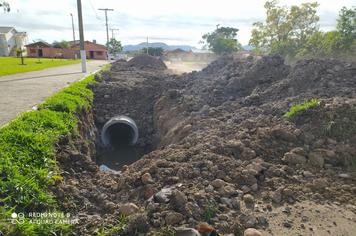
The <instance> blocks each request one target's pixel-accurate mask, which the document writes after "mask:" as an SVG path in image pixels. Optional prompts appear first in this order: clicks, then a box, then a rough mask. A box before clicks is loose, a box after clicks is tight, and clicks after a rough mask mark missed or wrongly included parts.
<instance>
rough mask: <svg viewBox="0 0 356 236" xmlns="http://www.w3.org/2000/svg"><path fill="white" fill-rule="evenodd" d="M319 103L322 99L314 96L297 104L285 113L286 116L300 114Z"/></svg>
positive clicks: (290, 116) (291, 116) (289, 117)
mask: <svg viewBox="0 0 356 236" xmlns="http://www.w3.org/2000/svg"><path fill="white" fill-rule="evenodd" d="M319 104H320V101H319V99H317V98H312V99H310V100H307V101H305V102H304V103H301V104H295V105H293V106H292V107H291V108H290V110H289V111H288V112H287V113H285V114H284V117H286V118H288V119H291V118H293V117H295V116H296V115H300V114H302V113H304V112H306V111H307V110H309V109H311V108H313V107H316V106H319Z"/></svg>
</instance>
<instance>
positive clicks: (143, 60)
mask: <svg viewBox="0 0 356 236" xmlns="http://www.w3.org/2000/svg"><path fill="white" fill-rule="evenodd" d="M127 65H128V66H131V67H136V68H139V69H153V70H165V69H167V66H166V65H165V64H164V62H163V61H162V60H161V59H157V58H156V57H153V56H149V55H146V54H144V55H139V56H136V57H134V58H132V59H131V60H129V61H128V63H127Z"/></svg>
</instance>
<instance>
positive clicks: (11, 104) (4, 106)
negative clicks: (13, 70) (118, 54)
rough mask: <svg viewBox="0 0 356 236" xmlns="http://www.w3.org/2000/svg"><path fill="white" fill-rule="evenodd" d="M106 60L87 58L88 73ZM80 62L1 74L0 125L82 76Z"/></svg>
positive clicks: (99, 66) (98, 67)
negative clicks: (88, 59) (89, 59)
mask: <svg viewBox="0 0 356 236" xmlns="http://www.w3.org/2000/svg"><path fill="white" fill-rule="evenodd" d="M106 63H107V62H106V61H90V62H88V63H87V70H88V73H87V74H90V73H92V72H94V71H96V70H98V69H100V68H101V67H102V66H103V65H104V64H106ZM84 76H86V74H83V73H82V72H81V65H80V64H75V65H68V66H60V67H53V68H48V69H44V70H41V71H33V72H28V73H21V74H14V75H6V76H0V126H2V125H4V124H6V123H8V122H9V121H11V120H12V119H14V118H15V117H16V116H17V115H18V114H19V113H21V112H24V111H28V110H31V109H32V107H33V106H35V105H37V104H39V103H41V102H43V101H44V100H45V98H47V97H49V96H51V95H52V94H54V93H55V92H57V91H58V90H60V89H62V88H64V87H66V86H67V85H68V84H70V83H71V82H74V81H77V80H80V79H82V78H83V77H84Z"/></svg>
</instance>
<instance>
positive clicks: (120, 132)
mask: <svg viewBox="0 0 356 236" xmlns="http://www.w3.org/2000/svg"><path fill="white" fill-rule="evenodd" d="M137 139H138V128H137V125H136V123H135V121H134V120H133V119H131V118H130V117H127V116H115V117H113V118H111V119H110V120H109V121H108V122H106V123H105V125H104V127H103V129H102V131H101V141H102V143H103V144H104V145H105V146H109V145H111V146H113V147H123V146H133V145H135V144H136V142H137Z"/></svg>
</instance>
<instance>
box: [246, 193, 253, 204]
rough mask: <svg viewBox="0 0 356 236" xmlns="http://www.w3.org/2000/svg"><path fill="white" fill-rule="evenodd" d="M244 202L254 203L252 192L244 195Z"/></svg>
mask: <svg viewBox="0 0 356 236" xmlns="http://www.w3.org/2000/svg"><path fill="white" fill-rule="evenodd" d="M243 199H244V202H245V203H246V204H248V205H252V204H254V202H255V198H254V197H253V196H252V195H251V194H246V195H244V196H243Z"/></svg>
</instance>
